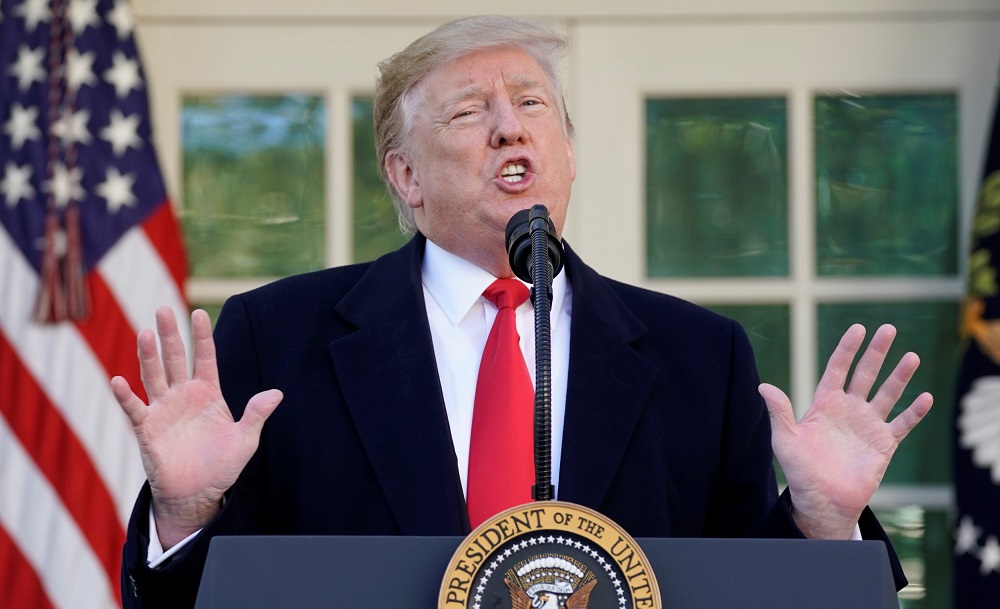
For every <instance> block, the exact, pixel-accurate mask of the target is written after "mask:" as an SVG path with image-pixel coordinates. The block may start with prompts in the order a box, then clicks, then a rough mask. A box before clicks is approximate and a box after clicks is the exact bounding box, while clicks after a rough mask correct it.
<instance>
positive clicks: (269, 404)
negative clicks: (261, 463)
mask: <svg viewBox="0 0 1000 609" xmlns="http://www.w3.org/2000/svg"><path fill="white" fill-rule="evenodd" d="M284 397H285V396H284V394H283V393H281V391H279V390H277V389H268V390H267V391H261V392H260V393H258V394H257V395H255V396H253V397H252V398H250V401H249V402H247V407H246V410H244V411H243V416H242V417H240V421H239V423H238V425H239V426H240V428H242V430H243V433H244V434H247V435H250V436H252V437H254V438H259V437H260V430H261V429H263V427H264V422H265V421H267V418H268V417H269V416H271V413H272V412H274V409H275V408H277V407H278V404H280V403H281V400H282V398H284Z"/></svg>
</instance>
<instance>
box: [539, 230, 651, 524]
mask: <svg viewBox="0 0 1000 609" xmlns="http://www.w3.org/2000/svg"><path fill="white" fill-rule="evenodd" d="M566 258H567V260H566V269H567V272H568V273H569V279H570V281H571V282H572V289H573V305H572V306H573V309H572V313H571V315H572V321H571V324H572V325H571V335H570V357H569V387H567V392H566V421H565V426H564V430H563V443H562V458H561V463H560V472H559V487H558V488H557V489H556V490H557V496H558V497H559V499H561V500H564V501H571V502H574V503H579V504H581V505H585V506H588V507H592V508H594V509H598V508H599V507H600V505H601V503H602V501H603V499H604V496H605V495H606V494H607V491H608V488H609V487H610V485H611V482H612V480H613V479H614V475H615V472H616V471H617V470H618V467H619V464H620V463H621V460H622V457H623V455H624V453H625V449H626V446H627V445H628V441H629V438H630V437H631V435H632V431H633V429H634V428H635V426H636V424H637V423H638V420H639V416H640V414H641V412H642V409H643V406H644V404H645V403H646V400H647V398H648V396H649V392H650V389H651V387H652V384H653V378H654V375H655V374H656V368H655V366H654V365H653V364H652V363H651V362H649V360H647V359H646V358H645V357H643V356H642V355H641V354H640V353H639V352H638V351H636V350H635V349H634V348H633V344H634V343H635V341H637V340H638V339H639V338H641V337H642V336H643V335H644V334H645V333H646V327H645V325H644V324H643V323H642V322H641V321H639V320H638V319H637V318H636V317H635V316H634V315H633V314H632V312H631V311H630V310H629V309H628V307H627V306H626V305H625V303H623V302H622V300H621V299H620V298H619V297H618V295H617V294H616V293H615V292H614V290H613V289H612V288H611V285H610V284H609V283H608V280H607V279H605V278H603V277H601V276H599V275H598V274H597V273H596V272H595V271H594V270H593V269H591V268H589V267H587V266H586V265H585V264H583V262H582V261H581V260H580V258H579V257H577V256H576V255H575V254H574V253H573V252H572V250H570V249H569V248H568V247H567V250H566Z"/></svg>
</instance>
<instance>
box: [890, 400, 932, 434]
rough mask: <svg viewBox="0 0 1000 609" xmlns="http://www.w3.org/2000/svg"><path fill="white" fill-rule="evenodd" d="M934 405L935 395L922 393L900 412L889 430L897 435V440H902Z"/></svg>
mask: <svg viewBox="0 0 1000 609" xmlns="http://www.w3.org/2000/svg"><path fill="white" fill-rule="evenodd" d="M933 405H934V397H933V396H932V395H931V394H929V393H927V392H924V393H921V394H920V395H918V396H917V398H916V399H915V400H913V402H912V403H911V404H910V406H909V408H907V409H906V410H904V411H903V412H901V413H899V416H897V417H896V418H895V419H893V420H892V423H889V431H890V432H892V435H893V436H895V438H896V441H897V442H902V441H903V438H905V437H906V436H907V434H909V433H910V432H911V431H913V428H914V427H916V426H917V423H919V422H920V421H921V420H923V418H924V417H925V416H927V413H928V412H930V410H931V406H933Z"/></svg>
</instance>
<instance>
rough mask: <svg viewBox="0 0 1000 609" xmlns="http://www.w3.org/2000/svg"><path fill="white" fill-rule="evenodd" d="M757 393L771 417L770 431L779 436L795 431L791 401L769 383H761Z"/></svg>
mask: <svg viewBox="0 0 1000 609" xmlns="http://www.w3.org/2000/svg"><path fill="white" fill-rule="evenodd" d="M757 391H758V392H759V393H760V397H762V398H764V404H765V405H766V406H767V411H768V412H769V413H770V415H771V428H772V430H773V431H774V432H775V433H777V434H780V435H786V434H789V433H792V432H793V430H794V429H795V412H794V411H793V410H792V401H791V400H789V399H788V396H787V395H785V392H784V391H782V390H780V389H778V388H777V387H775V386H774V385H771V384H769V383H761V384H760V386H758V387H757Z"/></svg>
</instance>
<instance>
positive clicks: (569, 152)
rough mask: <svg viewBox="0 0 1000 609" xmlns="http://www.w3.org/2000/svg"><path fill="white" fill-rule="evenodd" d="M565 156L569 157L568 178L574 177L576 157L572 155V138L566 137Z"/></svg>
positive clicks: (572, 178) (573, 178)
mask: <svg viewBox="0 0 1000 609" xmlns="http://www.w3.org/2000/svg"><path fill="white" fill-rule="evenodd" d="M566 156H567V157H568V158H569V179H570V180H575V179H576V157H575V156H573V138H569V137H567V138H566Z"/></svg>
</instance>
